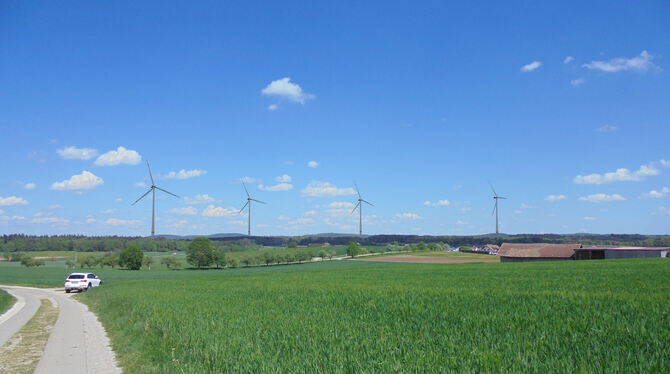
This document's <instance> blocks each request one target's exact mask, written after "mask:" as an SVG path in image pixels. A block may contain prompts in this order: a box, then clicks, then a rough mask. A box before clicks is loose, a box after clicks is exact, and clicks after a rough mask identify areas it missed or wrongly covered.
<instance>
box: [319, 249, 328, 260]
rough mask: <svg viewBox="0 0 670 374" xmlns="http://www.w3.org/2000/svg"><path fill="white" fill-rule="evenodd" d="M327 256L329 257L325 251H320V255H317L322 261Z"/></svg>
mask: <svg viewBox="0 0 670 374" xmlns="http://www.w3.org/2000/svg"><path fill="white" fill-rule="evenodd" d="M326 256H328V253H326V250H325V249H322V250H320V251H319V254H318V255H317V257H321V261H323V260H325V259H326Z"/></svg>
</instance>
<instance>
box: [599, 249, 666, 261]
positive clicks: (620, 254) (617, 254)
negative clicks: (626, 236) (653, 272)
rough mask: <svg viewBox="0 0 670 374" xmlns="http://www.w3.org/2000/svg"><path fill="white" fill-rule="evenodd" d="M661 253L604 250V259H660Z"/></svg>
mask: <svg viewBox="0 0 670 374" xmlns="http://www.w3.org/2000/svg"><path fill="white" fill-rule="evenodd" d="M661 252H663V251H660V250H659V251H626V250H617V251H608V250H605V258H606V259H612V258H647V257H661Z"/></svg>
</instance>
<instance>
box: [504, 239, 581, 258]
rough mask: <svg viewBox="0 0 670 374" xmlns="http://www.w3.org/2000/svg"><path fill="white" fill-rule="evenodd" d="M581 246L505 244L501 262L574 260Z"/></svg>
mask: <svg viewBox="0 0 670 374" xmlns="http://www.w3.org/2000/svg"><path fill="white" fill-rule="evenodd" d="M581 247H582V246H581V244H547V243H503V244H502V246H500V250H499V251H498V256H500V261H501V262H526V261H556V260H574V258H575V250H576V249H578V248H581Z"/></svg>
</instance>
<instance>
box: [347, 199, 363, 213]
mask: <svg viewBox="0 0 670 374" xmlns="http://www.w3.org/2000/svg"><path fill="white" fill-rule="evenodd" d="M359 205H361V202H360V201H359V202H358V204H356V206H355V207H354V209H353V210H352V211H351V213H349V214H354V212H355V211H356V208H358V206H359Z"/></svg>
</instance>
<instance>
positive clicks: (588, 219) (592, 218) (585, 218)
mask: <svg viewBox="0 0 670 374" xmlns="http://www.w3.org/2000/svg"><path fill="white" fill-rule="evenodd" d="M597 220H598V218H596V217H590V216H586V217H584V221H597Z"/></svg>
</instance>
